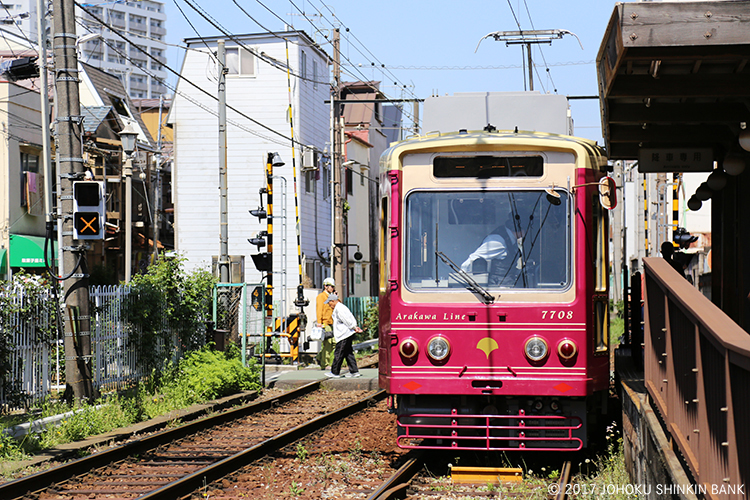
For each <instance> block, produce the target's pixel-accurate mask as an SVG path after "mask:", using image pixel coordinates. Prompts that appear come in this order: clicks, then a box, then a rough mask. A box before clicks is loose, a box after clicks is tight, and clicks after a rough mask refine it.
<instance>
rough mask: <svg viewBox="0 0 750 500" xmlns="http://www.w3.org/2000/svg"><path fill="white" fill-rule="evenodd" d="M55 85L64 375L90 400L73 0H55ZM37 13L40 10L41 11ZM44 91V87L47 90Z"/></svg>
mask: <svg viewBox="0 0 750 500" xmlns="http://www.w3.org/2000/svg"><path fill="white" fill-rule="evenodd" d="M53 12H54V24H53V30H52V33H53V35H54V47H53V50H54V57H55V90H56V92H57V103H56V104H57V106H56V107H57V116H58V118H57V122H56V124H55V128H56V136H57V161H58V164H59V165H60V171H59V175H60V178H61V179H60V181H61V182H60V185H61V188H60V200H61V206H62V219H61V220H60V221H58V223H59V224H61V225H62V228H63V229H62V234H63V268H64V269H71V274H70V278H69V279H66V280H65V281H64V298H65V314H64V317H65V341H64V346H65V379H66V382H67V384H68V385H70V387H71V388H72V391H73V396H74V398H75V399H76V401H81V400H83V399H92V397H93V384H92V379H91V331H90V328H91V321H90V315H89V314H90V313H89V280H88V278H89V275H88V266H87V264H86V245H85V243H84V242H83V241H78V240H74V239H73V217H72V215H73V181H74V180H76V179H82V178H83V174H84V167H83V157H82V147H81V138H82V136H83V117H82V116H81V103H80V101H79V96H78V82H79V80H78V56H77V54H76V47H75V42H76V22H75V7H74V2H73V0H54V1H53ZM40 15H41V13H40ZM45 90H46V89H45Z"/></svg>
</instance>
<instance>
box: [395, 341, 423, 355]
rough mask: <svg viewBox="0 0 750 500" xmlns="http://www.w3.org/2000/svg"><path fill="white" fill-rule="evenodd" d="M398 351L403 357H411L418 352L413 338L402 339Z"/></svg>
mask: <svg viewBox="0 0 750 500" xmlns="http://www.w3.org/2000/svg"><path fill="white" fill-rule="evenodd" d="M398 352H400V353H401V355H402V356H403V357H405V358H409V359H411V358H413V357H414V356H416V355H417V352H419V346H418V345H417V341H416V340H414V339H404V340H403V341H402V342H401V345H399V347H398Z"/></svg>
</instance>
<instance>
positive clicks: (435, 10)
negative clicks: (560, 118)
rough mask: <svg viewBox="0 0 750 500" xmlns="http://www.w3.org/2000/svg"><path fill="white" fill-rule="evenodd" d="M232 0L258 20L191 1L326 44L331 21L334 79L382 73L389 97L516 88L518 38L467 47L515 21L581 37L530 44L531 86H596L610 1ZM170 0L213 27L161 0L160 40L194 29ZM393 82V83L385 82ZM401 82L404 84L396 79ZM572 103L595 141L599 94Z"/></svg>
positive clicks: (255, 28) (232, 24)
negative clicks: (336, 47) (337, 73)
mask: <svg viewBox="0 0 750 500" xmlns="http://www.w3.org/2000/svg"><path fill="white" fill-rule="evenodd" d="M190 1H193V0H190ZM175 2H176V3H175ZM237 2H238V3H239V5H241V6H242V8H243V9H245V10H246V11H247V13H248V14H249V15H250V16H252V17H253V18H254V19H255V20H256V21H257V23H256V22H254V21H253V20H252V19H250V17H248V16H247V15H246V14H244V13H243V12H242V11H241V10H240V8H239V7H237V5H235V4H234V3H233V1H232V0H211V1H210V2H208V1H206V0H203V1H202V2H200V3H199V4H198V5H199V6H200V7H202V8H204V9H206V11H207V12H208V14H209V15H210V16H212V17H213V18H214V19H215V21H216V22H218V23H219V24H220V25H221V26H223V28H225V29H226V30H227V31H228V32H231V33H233V34H246V33H263V32H265V29H264V28H267V29H270V30H274V31H281V30H283V29H284V23H286V24H288V25H292V26H293V27H294V28H295V29H299V30H303V31H305V32H307V33H308V34H310V35H311V36H312V37H314V38H315V39H316V41H318V42H319V43H320V45H321V46H322V47H323V49H324V50H325V51H326V52H328V53H329V54H332V50H331V45H330V43H329V42H328V41H327V40H326V39H325V38H324V36H323V35H324V34H325V35H329V39H330V38H331V37H330V34H329V33H330V30H331V29H332V28H333V26H341V32H342V46H341V50H342V64H343V65H344V66H343V71H344V76H343V79H344V80H345V81H347V80H355V79H357V80H359V79H373V80H378V81H381V82H383V83H382V86H381V88H382V89H383V90H384V91H385V92H386V94H387V95H388V96H389V97H392V98H399V97H414V96H416V97H419V98H425V97H429V96H430V95H433V94H436V93H437V94H440V95H444V94H453V93H456V92H474V91H519V90H524V71H523V69H522V68H521V64H522V62H523V58H522V55H521V48H520V46H517V45H512V46H506V45H505V43H504V42H496V41H494V40H493V39H492V38H488V39H485V40H484V41H482V43H481V45H479V49H478V50H477V51H476V53H475V49H476V48H477V44H478V43H479V41H480V39H482V37H484V36H485V35H487V34H488V33H491V32H495V31H515V30H518V24H520V26H521V28H522V29H524V30H530V29H537V30H542V29H560V30H568V31H571V32H573V33H575V34H576V35H577V36H578V37H579V38H580V40H581V44H582V45H583V50H582V49H581V46H580V45H579V43H578V41H577V40H576V39H575V37H573V36H569V35H568V36H565V37H563V38H562V39H559V40H555V41H554V42H553V43H552V45H551V46H550V45H540V46H539V47H540V48H541V53H540V48H535V49H534V50H533V57H534V63H535V65H536V66H537V73H536V74H535V75H534V88H535V90H540V91H546V92H550V93H554V92H555V90H556V91H557V93H559V94H564V95H570V96H581V95H597V93H598V90H597V80H596V66H595V63H594V61H595V60H596V55H597V52H598V50H599V45H600V44H601V41H602V37H603V35H604V30H605V28H606V26H607V23H608V21H609V18H610V16H611V15H612V11H613V9H614V5H615V2H614V1H613V0H569V1H563V0H525V1H524V0H494V1H484V0H464V1H461V2H459V1H455V0H453V1H446V0H432V1H425V0H400V1H396V0H379V1H376V2H362V1H346V2H344V1H339V0H328V3H326V4H323V3H322V2H321V1H320V0H304V1H303V0H293V3H292V2H290V1H288V0H287V1H281V0H277V1H274V0H267V1H266V0H262V4H261V3H260V2H258V1H257V0H237ZM177 5H179V7H180V8H181V9H182V11H183V12H184V13H185V14H186V15H187V17H188V19H189V20H190V22H191V23H192V24H193V26H194V27H195V30H197V33H198V34H199V35H200V36H217V35H221V34H222V33H221V31H219V29H217V28H215V27H213V26H211V25H210V24H209V23H208V22H207V21H206V20H205V19H203V18H202V17H201V15H200V14H198V13H197V12H196V11H195V10H193V9H192V8H191V7H190V6H189V5H188V4H186V3H185V0H170V1H167V2H166V3H165V8H166V12H167V16H168V24H167V41H168V42H169V43H174V44H179V43H181V41H182V40H183V39H185V38H191V37H195V36H197V34H196V31H195V30H194V29H193V28H192V27H191V26H190V24H189V23H188V22H187V21H186V19H185V17H184V16H183V14H182V13H181V12H180V10H178V8H177ZM263 5H265V6H266V7H268V9H266V8H265V7H264V6H263ZM269 9H270V10H271V11H273V13H275V14H276V16H275V15H274V14H272V13H271V12H269ZM300 11H302V12H304V13H305V15H306V17H305V16H303V15H302V14H300ZM514 13H515V16H514ZM334 14H335V15H334ZM277 16H278V17H277ZM282 20H283V21H282ZM516 20H517V21H516ZM258 23H259V24H261V25H262V26H263V27H261V26H260V25H259V24H258ZM517 23H518V24H517ZM347 28H348V29H349V32H346V29H347ZM183 54H184V51H182V50H180V49H177V48H175V47H170V48H169V50H168V62H169V65H170V66H171V67H173V68H175V69H179V68H180V67H181V64H182V57H183ZM542 54H543V57H542ZM545 61H546V66H545ZM373 62H374V63H375V67H373V66H372V63H373ZM382 64H384V65H385V70H383V69H382V68H381V65H382ZM360 65H361V66H360ZM428 68H441V69H428ZM547 68H549V72H547ZM548 75H549V76H548ZM394 82H398V85H397V86H394ZM403 85H407V87H408V88H407V89H406V90H405V89H403ZM571 108H572V113H573V119H574V121H575V127H576V135H578V136H581V137H587V138H590V139H594V140H597V141H599V143H600V144H602V139H601V137H602V135H601V120H600V117H599V103H598V101H597V100H587V101H573V102H572V103H571Z"/></svg>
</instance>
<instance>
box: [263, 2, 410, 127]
mask: <svg viewBox="0 0 750 500" xmlns="http://www.w3.org/2000/svg"><path fill="white" fill-rule="evenodd" d="M256 1H258V0H256ZM289 3H290V4H291V5H292V6H293V7H294V8H295V9H297V11H298V12H299V13H300V14H301V15H302V17H304V18H305V19H306V20H307V21H308V22H309V23H310V26H311V27H312V28H313V29H315V31H317V32H318V33H320V34H321V35H322V36H323V37H324V38H326V39H328V37H327V36H326V35H324V34H323V33H322V32H321V31H320V30H319V29H318V28H317V27H316V26H315V25H314V24H313V22H312V20H311V19H310V18H309V17H307V14H305V13H304V11H302V10H301V9H300V8H299V7H297V5H296V4H295V3H294V2H293V1H291V0H290V2H289ZM311 5H312V4H311ZM324 5H325V4H324ZM313 7H315V6H314V5H313ZM315 10H316V11H317V12H318V13H319V15H320V17H321V19H325V20H326V21H327V22H328V24H330V25H331V27H333V28H334V29H336V26H335V25H334V24H333V23H332V22H331V21H330V20H328V19H327V18H326V17H325V15H324V14H323V13H322V12H320V10H319V9H317V8H315ZM328 10H329V12H330V9H328ZM332 14H333V13H332ZM333 16H334V17H336V15H335V14H333ZM337 19H338V18H337ZM341 25H342V26H344V24H343V23H341ZM344 27H345V28H346V26H344ZM346 29H347V30H348V28H346ZM360 53H361V52H360ZM339 55H340V56H343V57H344V59H346V60H347V61H349V63H352V61H351V60H350V59H349V58H348V57H347V56H345V55H343V54H342V53H341V51H339ZM363 55H364V54H363ZM352 67H355V66H354V65H353V64H352ZM355 68H356V67H355ZM357 71H358V72H359V73H360V75H361V76H362V80H361V81H362V83H364V84H366V85H368V86H369V87H371V88H372V89H373V90H374V91H375V92H381V93H382V92H383V91H382V90H380V89H378V88H375V87H374V86H373V85H372V84H370V83H368V81H367V76H366V75H365V74H364V73H362V71H361V70H359V69H357ZM352 76H354V75H352ZM383 95H385V93H383ZM412 95H414V94H413V93H412ZM415 97H416V96H415ZM386 100H387V101H388V102H391V103H393V102H392V100H391V99H390V98H388V97H387V96H386ZM399 109H401V112H402V113H403V114H404V115H406V116H407V117H409V118H410V119H411V120H412V121H415V118H414V117H413V116H412V115H411V114H410V113H409V112H408V111H405V110H404V108H402V107H401V106H399ZM371 110H374V106H373V107H372V108H371Z"/></svg>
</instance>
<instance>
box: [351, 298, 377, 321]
mask: <svg viewBox="0 0 750 500" xmlns="http://www.w3.org/2000/svg"><path fill="white" fill-rule="evenodd" d="M377 304H378V298H377V297H346V298H345V299H344V305H346V307H348V308H349V310H350V311H351V312H352V314H353V315H354V317H355V318H357V324H358V325H359V326H362V325H364V323H365V317H366V316H367V310H368V309H369V308H370V307H372V306H375V305H377Z"/></svg>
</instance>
